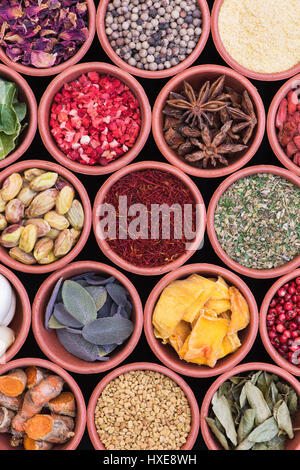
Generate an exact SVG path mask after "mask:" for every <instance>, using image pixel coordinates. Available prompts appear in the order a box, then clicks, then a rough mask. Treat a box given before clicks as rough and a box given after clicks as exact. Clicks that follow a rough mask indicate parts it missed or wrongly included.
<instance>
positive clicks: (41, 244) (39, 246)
mask: <svg viewBox="0 0 300 470" xmlns="http://www.w3.org/2000/svg"><path fill="white" fill-rule="evenodd" d="M52 249H53V240H51V238H48V237H43V238H40V239H39V240H38V241H37V242H36V244H35V247H34V251H33V256H34V257H35V259H36V260H37V261H40V260H42V259H43V258H46V257H47V256H48V255H49V253H50V252H51V251H52Z"/></svg>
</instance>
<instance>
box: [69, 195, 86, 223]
mask: <svg viewBox="0 0 300 470" xmlns="http://www.w3.org/2000/svg"><path fill="white" fill-rule="evenodd" d="M67 219H68V221H69V222H70V224H71V225H72V227H73V228H75V229H76V230H81V229H82V227H83V224H84V212H83V207H82V204H81V202H79V201H78V200H77V199H74V200H73V202H72V206H71V208H70V210H69V211H68V212H67Z"/></svg>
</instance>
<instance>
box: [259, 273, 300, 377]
mask: <svg viewBox="0 0 300 470" xmlns="http://www.w3.org/2000/svg"><path fill="white" fill-rule="evenodd" d="M298 276H300V269H296V270H295V271H292V272H290V273H288V274H286V275H285V276H283V277H281V278H280V279H277V281H276V282H274V284H273V285H272V286H271V287H270V289H269V290H268V292H267V293H266V295H265V297H264V300H263V302H262V304H261V307H260V312H259V332H260V337H261V339H262V342H263V344H264V347H265V349H266V351H267V352H268V354H269V355H270V356H271V358H272V359H273V361H274V362H276V364H277V365H278V366H279V367H282V368H283V369H285V370H287V371H288V372H290V373H291V374H293V375H296V376H298V377H300V367H297V366H296V365H293V364H291V363H290V362H289V361H287V360H286V359H284V357H282V356H281V354H279V352H277V351H276V349H275V348H274V346H273V345H272V344H271V341H270V338H269V335H268V329H267V324H266V320H267V318H266V317H267V314H268V310H269V306H270V302H271V300H272V299H273V297H274V295H275V294H276V292H277V290H278V289H280V287H282V286H283V285H284V284H286V283H287V282H289V281H292V280H293V279H295V278H296V277H298Z"/></svg>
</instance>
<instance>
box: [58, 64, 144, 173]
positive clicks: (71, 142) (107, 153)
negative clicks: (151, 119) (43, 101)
mask: <svg viewBox="0 0 300 470" xmlns="http://www.w3.org/2000/svg"><path fill="white" fill-rule="evenodd" d="M50 128H51V133H52V136H53V138H54V139H55V141H56V143H57V145H58V147H59V148H60V150H61V151H62V152H63V153H64V154H65V155H66V156H67V157H69V158H70V159H71V160H73V161H76V162H79V163H81V164H83V165H102V166H104V165H107V164H108V163H110V162H111V161H113V160H115V159H117V158H119V157H121V156H122V155H124V154H125V153H126V152H127V151H128V150H129V149H130V148H132V147H133V145H134V144H135V142H136V140H137V138H138V136H139V133H140V129H141V113H140V106H139V102H138V100H137V98H136V97H135V96H134V94H133V93H132V92H131V91H130V90H129V88H128V87H127V85H126V84H125V83H123V82H122V81H121V80H119V79H118V78H116V77H113V76H110V75H100V74H99V73H98V72H89V73H88V74H87V75H85V74H83V75H81V76H80V77H79V78H78V79H76V80H74V81H72V82H69V83H65V85H64V86H63V88H62V89H61V90H60V91H59V93H57V94H56V96H55V97H54V101H53V103H52V106H51V114H50Z"/></svg>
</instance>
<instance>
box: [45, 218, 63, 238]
mask: <svg viewBox="0 0 300 470" xmlns="http://www.w3.org/2000/svg"><path fill="white" fill-rule="evenodd" d="M45 222H46V221H45ZM60 232H61V231H60V230H56V228H52V229H51V230H50V231H49V232H48V233H47V234H46V237H49V238H51V240H55V239H56V238H57V237H58V235H59V234H60Z"/></svg>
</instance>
